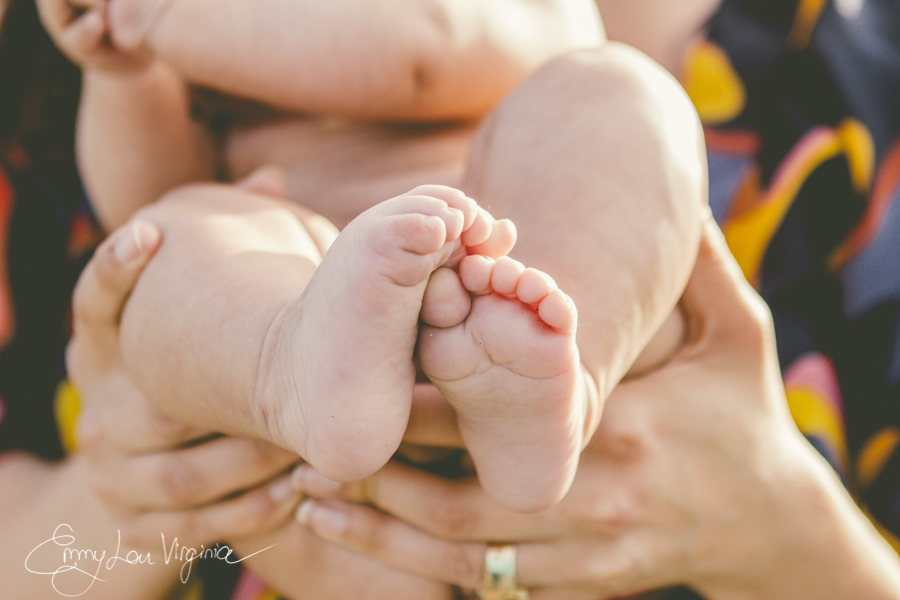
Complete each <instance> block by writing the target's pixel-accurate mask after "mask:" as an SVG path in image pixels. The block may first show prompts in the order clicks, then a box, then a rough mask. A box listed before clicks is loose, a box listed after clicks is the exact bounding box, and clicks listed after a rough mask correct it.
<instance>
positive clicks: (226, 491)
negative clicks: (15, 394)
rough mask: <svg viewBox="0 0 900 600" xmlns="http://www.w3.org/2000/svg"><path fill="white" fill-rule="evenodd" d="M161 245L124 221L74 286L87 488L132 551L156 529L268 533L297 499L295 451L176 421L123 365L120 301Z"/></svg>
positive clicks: (73, 345)
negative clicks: (292, 479)
mask: <svg viewBox="0 0 900 600" xmlns="http://www.w3.org/2000/svg"><path fill="white" fill-rule="evenodd" d="M159 243H160V233H159V231H158V230H157V229H156V228H155V227H153V226H152V225H150V224H149V223H145V222H132V223H129V224H127V225H125V226H123V227H122V228H120V229H119V230H118V231H116V232H115V233H113V234H112V235H111V236H110V237H109V238H108V239H107V240H106V241H105V242H104V243H103V244H101V245H100V247H99V248H98V249H97V251H96V253H95V255H94V258H93V259H92V260H91V262H90V263H89V264H88V266H87V268H86V269H85V271H84V273H83V274H82V276H81V279H80V280H79V282H78V285H77V287H76V290H75V295H74V334H73V337H72V341H71V342H70V344H69V347H68V350H67V364H68V369H69V375H70V377H71V380H72V383H73V385H74V386H75V388H76V389H77V390H78V392H79V398H80V400H81V403H82V408H81V410H82V412H81V416H80V419H79V424H78V436H77V437H78V441H79V446H80V448H79V450H80V452H81V453H82V454H83V456H84V457H85V459H86V461H87V464H88V466H89V469H90V472H91V485H92V486H93V489H94V490H95V492H96V494H97V495H98V496H99V497H100V498H101V499H102V500H104V502H105V504H106V505H107V506H108V507H109V509H110V511H111V512H112V513H113V514H114V515H115V516H116V517H118V519H119V520H120V521H121V522H122V524H121V533H122V537H123V543H125V544H127V545H128V546H129V547H134V548H143V547H146V546H147V545H148V544H153V547H154V548H157V547H158V544H159V539H160V538H159V536H160V533H165V534H166V535H167V537H168V538H169V539H172V538H174V537H175V536H178V537H179V542H180V543H181V544H182V545H185V546H188V545H190V546H195V547H199V546H200V545H201V544H208V543H210V542H214V541H216V540H219V539H224V538H226V537H228V536H240V535H247V534H249V533H252V532H258V531H264V530H268V529H272V528H274V527H275V526H276V525H278V524H280V523H283V522H284V521H285V519H286V518H287V516H288V515H289V514H290V513H291V511H292V509H293V508H294V506H295V505H296V503H297V501H298V499H299V497H298V495H297V494H296V493H294V492H293V491H292V490H291V487H290V484H289V482H288V481H287V479H286V478H285V477H284V476H283V473H284V472H285V470H286V469H288V468H289V467H290V466H291V465H292V464H294V463H296V461H297V457H296V456H295V455H292V454H291V453H289V452H286V451H284V450H282V449H280V448H277V447H276V446H273V445H271V444H268V443H264V442H260V441H256V440H247V439H239V438H233V437H226V436H216V435H212V434H211V432H204V431H197V430H194V429H191V428H189V427H187V426H185V425H183V424H181V423H179V422H177V421H173V420H172V419H170V418H168V417H166V416H165V415H163V414H162V413H160V412H159V411H158V410H157V409H156V408H154V407H153V406H152V405H150V404H149V403H148V402H147V401H146V400H145V399H144V398H143V397H142V396H141V394H140V393H139V392H138V390H137V389H136V388H135V386H134V384H133V383H132V382H131V379H130V377H129V375H128V374H127V373H126V371H125V369H124V367H123V365H122V361H121V356H120V353H119V337H118V320H119V316H120V314H121V311H122V306H123V305H124V303H125V300H126V299H127V296H128V294H129V292H130V290H131V289H132V287H133V286H134V283H135V282H136V281H137V278H138V277H139V275H140V273H141V270H142V269H143V267H144V266H145V265H146V263H147V261H148V260H149V259H150V257H151V256H152V254H153V252H154V251H155V250H156V248H157V247H158V246H159Z"/></svg>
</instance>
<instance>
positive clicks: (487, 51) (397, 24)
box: [111, 0, 602, 120]
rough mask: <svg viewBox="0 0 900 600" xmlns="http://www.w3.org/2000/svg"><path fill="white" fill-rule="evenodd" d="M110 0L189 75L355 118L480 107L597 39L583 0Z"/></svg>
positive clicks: (134, 33) (134, 39) (114, 11)
mask: <svg viewBox="0 0 900 600" xmlns="http://www.w3.org/2000/svg"><path fill="white" fill-rule="evenodd" d="M153 5H154V4H153V3H147V2H143V3H142V5H141V7H142V10H138V8H137V4H136V3H135V2H134V1H133V0H113V3H112V7H111V27H112V32H113V37H114V39H116V40H117V42H119V43H122V44H124V45H143V46H144V47H145V48H148V49H149V50H150V51H151V52H152V53H153V54H155V55H156V56H157V57H159V58H161V59H162V60H164V61H166V62H168V63H170V64H171V65H173V66H174V67H175V68H176V69H177V70H178V71H179V72H180V73H181V74H182V75H184V76H185V77H186V78H187V79H189V80H190V81H192V82H196V83H199V84H203V85H207V86H210V87H213V88H217V89H219V90H221V91H224V92H228V93H231V94H235V95H239V96H245V97H250V98H253V99H256V100H260V101H263V102H266V103H269V104H273V105H275V106H280V107H282V108H285V109H290V110H296V111H301V112H311V113H325V114H337V115H342V116H348V117H354V118H376V119H402V120H407V119H412V120H447V119H471V118H478V117H480V116H482V115H484V114H485V113H486V112H487V111H488V110H489V109H490V107H491V106H493V105H494V104H495V103H496V102H497V101H499V100H500V98H502V97H503V96H504V95H505V94H506V93H507V92H508V91H509V90H511V89H512V88H513V87H514V86H515V85H516V84H518V83H519V82H520V81H521V80H522V79H524V78H525V77H526V76H527V74H528V73H529V72H530V71H532V70H533V69H534V68H536V67H537V66H539V65H540V64H542V63H543V62H545V61H546V60H548V59H550V58H552V57H554V56H556V55H558V54H560V53H562V52H565V51H568V50H572V49H574V48H579V47H586V46H592V45H595V44H597V43H598V42H599V41H600V39H601V35H602V33H601V31H602V30H601V27H600V24H599V19H598V18H597V11H596V7H595V6H594V4H593V2H592V1H591V0H575V1H572V0H545V1H542V2H527V1H520V0H487V1H485V0H466V1H463V2H459V1H452V2H451V1H449V0H426V1H422V0H403V1H399V2H398V1H396V0H379V1H375V2H358V1H356V0H337V1H332V2H320V1H317V0H302V1H296V0H264V1H262V2H252V3H248V2H241V1H240V0H227V1H225V2H217V3H214V4H210V3H207V2H203V1H201V0H176V1H174V2H166V3H163V2H157V3H156V5H155V6H157V10H155V11H154V10H152V9H151V10H147V7H148V6H153Z"/></svg>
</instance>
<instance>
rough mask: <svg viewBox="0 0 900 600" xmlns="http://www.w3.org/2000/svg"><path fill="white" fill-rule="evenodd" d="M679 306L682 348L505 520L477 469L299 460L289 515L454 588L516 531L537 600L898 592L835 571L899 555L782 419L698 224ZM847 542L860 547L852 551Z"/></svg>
mask: <svg viewBox="0 0 900 600" xmlns="http://www.w3.org/2000/svg"><path fill="white" fill-rule="evenodd" d="M682 304H683V308H684V310H685V312H686V314H687V317H688V323H689V339H688V341H687V343H686V345H685V346H684V347H683V349H682V350H681V351H680V352H679V354H678V355H677V356H676V357H674V358H673V359H672V361H671V362H670V363H669V364H667V365H666V366H664V367H662V368H661V369H660V370H658V371H656V372H653V373H650V374H648V375H646V376H644V377H641V378H637V379H633V380H629V381H625V382H622V383H621V384H620V385H619V386H618V388H617V389H616V390H615V392H614V393H613V394H612V396H611V397H610V399H609V401H608V404H607V407H606V409H605V413H604V415H603V418H602V421H601V425H600V427H599V429H598V430H597V433H596V434H595V435H594V438H593V440H592V442H591V443H590V445H589V446H588V447H587V449H586V450H585V451H584V453H583V454H582V458H581V463H580V466H579V471H578V475H577V477H576V480H575V483H574V485H573V486H572V489H571V490H570V492H569V494H568V496H567V497H566V498H565V499H564V500H563V501H562V502H561V503H560V504H558V505H557V506H556V507H554V508H552V509H550V510H548V511H546V512H543V513H540V514H537V515H530V516H529V515H521V514H516V513H513V512H509V511H506V510H503V509H501V508H500V507H498V506H497V505H496V504H495V503H494V502H492V501H491V500H490V499H489V498H488V497H487V496H486V495H485V494H484V493H483V491H482V490H481V489H480V487H479V486H478V484H477V481H475V480H474V479H467V480H462V481H450V480H446V479H442V478H439V477H434V476H431V475H427V474H425V473H422V472H420V471H417V470H415V469H412V468H410V467H406V466H403V465H399V464H395V463H391V464H389V465H388V466H387V467H386V468H385V469H383V470H382V471H381V472H379V473H377V474H375V475H373V476H372V477H370V478H368V479H366V480H364V481H362V482H359V483H357V484H349V485H339V484H336V483H334V482H329V481H328V480H325V479H324V478H322V477H321V476H320V475H318V474H317V473H316V472H315V471H313V470H312V469H311V468H310V467H309V466H306V465H304V466H300V467H298V469H297V471H295V473H294V475H295V481H296V482H297V483H298V487H299V488H301V489H302V490H303V491H304V492H305V493H307V494H309V495H311V496H316V497H318V498H317V499H316V500H307V501H306V502H305V503H304V504H303V505H301V508H300V510H299V511H298V515H299V518H300V520H301V521H302V522H304V523H306V524H308V526H309V527H310V528H311V530H312V531H313V532H315V533H317V534H318V535H320V536H321V537H322V538H323V539H327V540H330V541H333V542H335V543H337V544H340V545H343V546H346V547H349V548H353V549H355V550H357V551H359V552H362V553H364V554H367V555H369V556H372V557H375V558H377V559H379V560H381V561H383V562H385V563H386V564H389V565H393V566H396V567H399V568H402V569H405V570H408V571H410V572H412V573H417V574H420V575H424V576H427V577H431V578H434V579H437V580H440V581H444V582H448V583H452V584H454V585H457V586H460V587H462V588H464V589H471V588H474V587H476V586H478V585H479V584H480V583H481V580H482V576H483V569H484V556H485V549H486V547H485V542H489V541H492V542H503V541H507V542H517V543H518V580H519V583H520V584H521V585H524V586H526V587H528V588H529V589H530V592H531V597H532V599H533V600H550V599H553V600H575V599H584V600H597V599H598V598H611V597H616V596H621V595H626V594H633V593H638V592H641V591H645V590H652V589H658V588H663V587H667V586H673V585H680V584H687V585H690V586H692V587H694V588H695V589H697V590H698V591H700V592H701V593H703V594H705V595H706V596H708V597H709V598H729V599H730V598H798V597H810V598H811V597H817V598H826V597H827V598H856V597H863V596H865V597H867V598H869V597H878V598H882V597H894V596H886V595H877V596H876V595H867V594H863V595H858V594H859V593H860V590H862V589H871V590H874V589H875V588H874V587H873V588H864V587H859V586H857V585H856V584H854V583H853V582H852V581H850V580H851V579H853V578H848V576H847V573H848V571H847V569H848V568H849V567H848V565H852V566H853V567H854V568H857V567H858V569H859V571H857V572H864V571H866V570H868V571H869V574H871V573H872V572H873V571H874V569H872V568H871V567H870V566H869V565H870V564H873V563H876V564H878V567H877V569H883V568H884V567H885V565H887V567H886V568H888V569H890V568H893V569H896V566H895V565H893V566H892V565H890V564H888V563H889V562H890V561H891V560H892V559H890V558H889V555H887V554H885V553H884V552H881V550H883V549H884V547H885V546H886V545H885V544H884V543H883V540H881V541H879V538H878V537H877V534H875V533H874V530H872V528H871V526H869V525H867V523H866V522H865V519H864V518H863V517H862V515H861V513H859V511H857V510H856V509H855V507H854V506H853V505H852V501H851V500H850V499H849V496H847V494H846V493H845V492H844V491H843V488H842V487H841V485H840V483H839V481H838V479H837V477H836V476H835V475H834V473H833V472H831V470H830V469H829V467H828V466H827V465H826V463H825V462H824V461H823V460H822V459H821V458H820V457H819V456H818V455H817V454H816V453H815V451H814V450H813V449H812V447H811V446H809V444H807V443H806V441H805V440H804V439H803V438H802V436H801V435H800V434H799V432H798V430H797V429H796V427H795V425H794V424H793V422H792V420H791V418H790V415H789V414H788V411H787V408H786V403H785V399H784V396H783V394H784V392H783V387H782V383H781V380H780V375H779V369H778V364H777V361H776V357H775V349H774V343H773V331H772V324H771V321H770V316H769V313H768V311H767V309H766V308H765V306H764V305H763V303H762V301H761V300H760V299H759V298H758V296H756V295H755V293H754V292H753V291H752V289H750V287H749V286H748V285H747V284H746V282H745V281H744V280H743V278H742V276H741V274H740V271H739V270H738V268H737V266H736V264H735V263H734V261H733V259H732V258H731V256H730V254H729V253H728V249H727V248H726V247H725V244H724V240H723V239H722V236H721V234H720V233H719V232H718V230H717V228H716V227H715V225H714V224H713V223H711V221H710V222H709V223H707V225H706V227H705V231H704V239H703V243H702V247H701V250H700V254H699V257H698V261H697V265H696V268H695V271H694V274H693V276H692V278H691V281H690V283H689V284H688V287H687V289H686V291H685V294H684V297H683V303H682ZM427 412H429V414H432V415H433V414H435V411H427ZM441 429H442V431H443V432H444V433H443V434H442V435H441V439H440V441H441V442H443V443H446V442H447V441H448V439H449V438H448V435H447V427H446V424H445V426H443V427H442V428H441ZM415 431H416V432H417V433H418V434H419V436H418V439H417V441H418V442H419V443H422V442H424V441H426V440H424V439H422V435H421V434H422V432H423V431H424V429H422V428H421V427H418V426H416V427H415ZM436 441H437V440H436ZM867 528H868V529H867ZM824 532H828V533H827V534H826V533H824ZM831 534H834V535H833V536H832V535H831ZM836 546H837V547H838V548H840V549H838V550H835V547H836ZM850 547H852V548H854V549H860V548H863V547H865V548H866V552H860V553H857V554H856V555H855V556H850V554H852V553H845V552H844V550H843V548H850ZM873 548H874V551H869V550H872V549H873ZM854 551H855V550H854ZM887 551H888V552H889V549H887ZM829 553H830V554H829ZM864 554H867V555H868V557H869V559H867V560H860V561H856V562H854V559H856V558H860V557H861V556H862V555H864ZM886 557H887V558H886ZM873 558H874V560H871V559H873ZM886 561H887V562H886ZM894 562H896V561H895V559H894ZM884 572H886V571H884V570H882V573H884ZM835 574H838V575H837V576H836V575H835ZM835 577H837V579H835ZM857 582H858V580H857ZM878 589H879V590H880V591H881V592H884V590H885V588H878Z"/></svg>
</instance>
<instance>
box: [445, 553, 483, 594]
mask: <svg viewBox="0 0 900 600" xmlns="http://www.w3.org/2000/svg"><path fill="white" fill-rule="evenodd" d="M443 564H444V565H445V568H446V570H447V573H446V575H447V578H448V581H451V582H452V583H454V584H456V585H459V586H462V587H477V586H478V585H480V584H481V580H482V578H483V576H484V552H481V553H478V552H473V551H472V549H471V547H469V546H463V545H456V544H454V545H451V546H449V547H448V549H447V552H446V555H445V556H444V561H443Z"/></svg>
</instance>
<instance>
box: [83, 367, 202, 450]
mask: <svg viewBox="0 0 900 600" xmlns="http://www.w3.org/2000/svg"><path fill="white" fill-rule="evenodd" d="M210 433H211V432H208V431H203V430H200V429H198V428H195V427H192V426H190V425H187V424H185V423H182V422H181V421H178V420H176V419H172V418H171V417H169V416H167V415H165V414H163V413H162V412H161V411H160V410H159V409H157V408H156V407H155V406H153V405H152V404H150V403H149V402H147V401H146V400H144V398H143V396H141V395H140V393H139V392H138V391H137V389H136V388H135V387H134V385H133V383H132V382H131V379H130V378H129V377H128V374H127V373H125V372H124V371H116V372H114V373H110V374H108V375H107V376H106V377H105V378H104V379H103V380H102V381H101V382H100V383H99V384H98V385H97V386H95V387H93V388H91V389H90V390H87V391H86V393H84V394H82V412H81V415H79V419H78V431H77V436H78V443H79V447H80V448H81V449H82V450H83V451H84V452H85V453H86V454H88V455H89V456H90V455H93V456H96V455H102V454H103V453H108V452H110V450H112V451H113V452H115V453H116V454H118V455H123V454H124V455H132V454H141V453H147V452H158V451H163V450H169V449H172V448H175V447H178V446H181V445H183V444H185V443H188V442H192V441H195V440H198V439H202V438H206V437H208V436H209V435H210Z"/></svg>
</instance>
